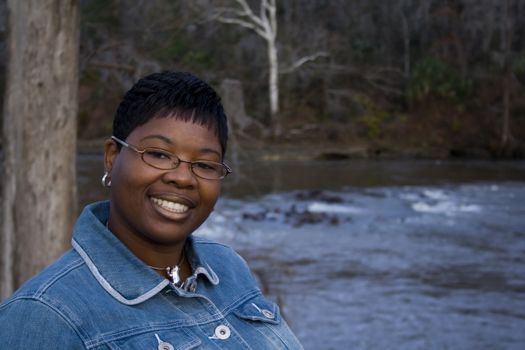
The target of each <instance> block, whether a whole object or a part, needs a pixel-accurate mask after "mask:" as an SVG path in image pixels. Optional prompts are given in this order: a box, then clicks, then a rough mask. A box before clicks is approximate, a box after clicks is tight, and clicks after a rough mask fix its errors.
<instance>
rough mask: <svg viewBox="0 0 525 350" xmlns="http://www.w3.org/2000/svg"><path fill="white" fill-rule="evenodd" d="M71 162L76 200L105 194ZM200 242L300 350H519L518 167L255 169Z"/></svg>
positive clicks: (97, 170) (523, 320) (522, 240)
mask: <svg viewBox="0 0 525 350" xmlns="http://www.w3.org/2000/svg"><path fill="white" fill-rule="evenodd" d="M100 164H101V158H100V156H90V155H82V156H81V157H80V162H79V169H80V177H79V183H80V189H79V192H80V195H81V203H82V204H84V203H87V202H90V201H92V200H96V199H100V198H103V196H104V195H105V194H104V192H103V190H101V189H99V186H98V181H99V177H100V175H101V165H100ZM243 174H244V176H242V177H238V178H237V180H236V181H235V179H229V180H227V182H226V183H225V189H224V196H223V198H222V199H221V200H220V201H219V203H218V205H217V207H216V210H215V212H214V213H213V214H212V215H211V217H210V219H209V220H208V221H207V222H206V223H205V225H203V227H201V228H200V229H199V232H198V234H200V235H203V236H207V237H210V238H212V239H215V240H219V241H222V242H225V243H227V244H230V245H232V246H233V247H235V248H236V249H237V251H239V252H240V253H241V254H242V255H243V256H244V257H245V258H246V260H247V261H248V263H249V264H250V266H251V267H252V269H253V270H254V272H255V274H256V276H257V278H258V279H259V281H260V284H261V286H262V287H263V289H265V292H266V293H267V294H268V295H269V296H271V297H272V298H274V299H275V300H276V301H277V302H278V303H279V304H280V305H281V310H282V311H283V313H284V315H285V317H286V318H287V319H288V321H289V323H290V326H291V327H292V328H293V329H294V331H295V332H296V333H297V335H298V337H299V338H300V339H301V341H302V342H303V344H304V345H305V348H306V349H524V348H525V186H524V185H525V164H524V163H492V162H467V163H458V162H430V161H419V162H418V161H389V162H374V161H345V162H267V163H264V162H260V163H250V166H248V165H244V167H243Z"/></svg>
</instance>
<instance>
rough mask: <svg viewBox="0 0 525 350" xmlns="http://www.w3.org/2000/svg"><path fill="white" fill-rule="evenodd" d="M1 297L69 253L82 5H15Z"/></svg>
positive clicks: (47, 1) (25, 0) (15, 0)
mask: <svg viewBox="0 0 525 350" xmlns="http://www.w3.org/2000/svg"><path fill="white" fill-rule="evenodd" d="M8 13H9V18H8V22H9V25H8V33H9V34H8V42H9V45H8V64H7V84H6V93H5V105H4V125H3V151H4V164H3V175H4V176H3V180H4V182H3V198H2V201H3V203H2V232H1V234H2V236H1V254H0V255H1V266H2V269H1V271H0V277H1V278H0V281H1V287H2V290H1V296H2V297H6V296H8V295H9V294H11V293H12V291H13V290H14V289H15V288H17V287H18V286H19V285H20V284H21V283H23V282H24V281H25V280H26V279H28V278H29V277H30V276H32V275H34V274H35V273H36V272H38V271H39V270H41V269H42V268H43V267H44V266H46V265H47V264H48V263H49V262H50V261H51V260H52V259H54V258H56V257H57V256H58V255H59V254H61V253H62V252H63V251H64V250H65V248H66V246H67V243H68V241H69V234H70V232H71V228H72V226H73V219H74V216H75V214H76V202H77V201H76V176H75V154H76V114H77V90H78V35H79V33H78V4H77V2H76V1H62V0H22V1H21V0H9V1H8Z"/></svg>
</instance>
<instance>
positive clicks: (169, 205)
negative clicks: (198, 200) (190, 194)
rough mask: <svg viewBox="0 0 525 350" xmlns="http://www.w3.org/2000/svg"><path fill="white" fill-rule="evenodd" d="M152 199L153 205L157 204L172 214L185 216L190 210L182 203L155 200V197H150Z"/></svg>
mask: <svg viewBox="0 0 525 350" xmlns="http://www.w3.org/2000/svg"><path fill="white" fill-rule="evenodd" d="M150 198H151V201H152V202H153V203H155V204H156V205H158V206H159V207H161V208H162V209H164V210H167V211H169V212H172V213H177V214H183V213H185V212H187V211H188V209H189V207H188V206H187V205H184V204H181V203H176V202H171V201H167V200H165V199H160V198H154V197H150Z"/></svg>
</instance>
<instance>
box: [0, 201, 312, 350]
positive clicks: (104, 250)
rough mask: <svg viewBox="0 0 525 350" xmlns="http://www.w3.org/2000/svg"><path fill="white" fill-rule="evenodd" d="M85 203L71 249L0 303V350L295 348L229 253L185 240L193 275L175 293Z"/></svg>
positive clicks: (104, 208)
mask: <svg viewBox="0 0 525 350" xmlns="http://www.w3.org/2000/svg"><path fill="white" fill-rule="evenodd" d="M108 213H109V203H108V202H100V203H94V204H91V205H89V206H87V207H86V208H85V209H84V211H83V212H82V214H81V215H80V217H79V219H78V221H77V224H76V226H75V232H74V236H73V240H72V244H73V249H72V250H70V251H69V252H67V253H66V254H64V256H62V257H61V258H60V259H59V260H57V261H56V262H55V263H53V264H52V265H51V266H49V267H48V268H46V269H45V270H44V271H43V272H41V273H40V274H39V275H37V276H36V277H34V278H33V279H31V280H30V281H28V282H27V283H26V284H25V285H24V286H22V287H21V288H20V289H19V290H18V291H17V292H16V293H15V294H14V295H13V296H11V297H10V298H9V299H7V300H6V301H4V302H3V303H2V304H1V305H0V348H2V349H141V350H145V349H146V350H147V349H152V350H153V349H167V350H169V349H194V348H198V349H302V346H301V344H300V343H299V342H298V340H297V338H296V337H295V336H294V334H293V333H292V332H291V331H290V329H289V328H288V325H287V324H286V322H285V320H284V319H283V318H282V316H281V315H280V313H279V308H278V306H277V305H276V304H274V303H273V302H271V301H269V300H268V299H266V298H265V297H264V296H263V295H262V294H261V291H260V290H259V288H258V287H257V286H256V282H255V280H254V278H253V276H252V274H251V272H250V271H249V269H248V267H247V265H246V262H245V261H244V260H243V259H242V258H241V257H240V256H239V255H238V254H236V253H235V252H234V251H233V250H232V249H231V248H229V247H227V246H225V245H222V244H219V243H215V242H212V241H209V240H205V239H202V238H197V237H191V238H190V239H189V240H188V245H187V246H186V254H187V256H188V258H189V259H190V262H191V265H192V267H193V275H192V276H191V277H190V278H189V279H188V280H187V281H186V282H185V284H184V285H183V287H181V288H177V287H175V286H173V285H172V284H171V283H170V282H169V281H168V280H166V279H164V278H162V277H161V276H160V275H159V274H158V273H156V272H154V271H153V270H152V269H151V268H149V267H147V266H146V265H145V264H144V263H143V262H142V261H140V260H139V259H138V258H137V257H135V256H134V255H133V254H132V253H131V252H130V251H129V250H128V249H127V248H126V247H125V246H124V245H123V244H122V243H121V242H120V241H119V240H118V239H117V238H116V237H115V236H114V235H113V234H112V233H111V232H109V231H108V230H107V229H106V227H105V222H106V221H107V219H108Z"/></svg>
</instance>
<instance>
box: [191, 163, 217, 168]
mask: <svg viewBox="0 0 525 350" xmlns="http://www.w3.org/2000/svg"><path fill="white" fill-rule="evenodd" d="M193 166H194V167H197V168H199V169H202V170H215V169H216V168H217V166H216V165H215V164H214V163H207V162H195V163H193Z"/></svg>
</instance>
